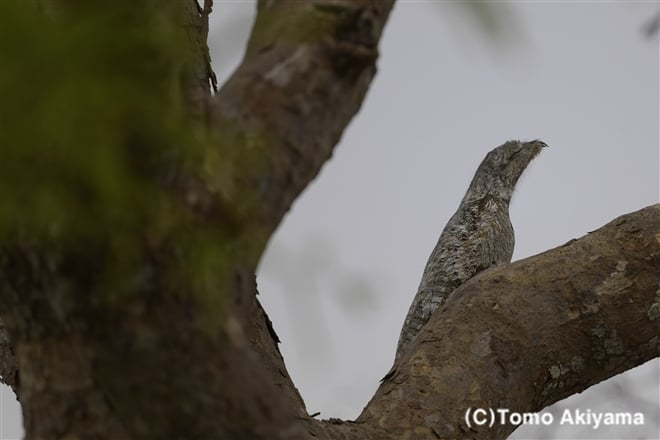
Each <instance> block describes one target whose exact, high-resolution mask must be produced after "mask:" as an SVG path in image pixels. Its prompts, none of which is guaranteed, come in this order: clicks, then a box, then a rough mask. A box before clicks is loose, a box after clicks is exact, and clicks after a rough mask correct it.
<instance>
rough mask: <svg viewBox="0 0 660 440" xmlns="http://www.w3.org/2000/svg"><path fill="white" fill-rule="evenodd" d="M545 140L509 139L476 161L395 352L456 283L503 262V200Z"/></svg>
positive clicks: (509, 244) (509, 229)
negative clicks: (473, 173)
mask: <svg viewBox="0 0 660 440" xmlns="http://www.w3.org/2000/svg"><path fill="white" fill-rule="evenodd" d="M545 146H547V145H546V144H545V143H544V142H541V141H538V140H536V141H531V142H520V141H509V142H506V143H505V144H503V145H501V146H499V147H497V148H495V149H494V150H492V151H491V152H490V153H488V155H486V158H485V159H484V160H483V161H482V162H481V165H479V168H478V169H477V172H476V173H475V175H474V178H473V179H472V183H470V187H469V188H468V190H467V193H466V194H465V197H463V200H462V201H461V204H460V206H459V207H458V210H457V211H456V213H455V214H454V215H453V216H452V218H451V219H450V220H449V222H448V223H447V226H445V229H444V230H443V231H442V234H441V235H440V239H439V240H438V243H437V244H436V246H435V248H434V249H433V252H432V253H431V256H430V257H429V260H428V262H427V263H426V267H425V269H424V274H423V275H422V281H421V283H420V285H419V288H418V290H417V295H415V299H414V300H413V303H412V305H411V306H410V310H409V311H408V316H406V320H405V323H404V325H403V328H402V329H401V336H400V337H399V344H398V346H397V350H396V357H397V358H399V357H400V356H401V355H402V354H403V353H404V352H405V351H406V349H407V347H408V345H409V343H410V342H411V341H412V340H413V339H414V338H415V337H416V336H417V334H418V333H419V331H420V330H421V329H422V327H423V326H424V325H425V324H426V323H427V322H428V320H429V319H430V317H431V314H433V312H434V311H435V310H436V309H437V308H438V307H440V305H441V304H442V303H444V302H445V300H446V299H447V297H448V296H449V294H450V293H452V292H453V291H454V290H456V288H458V287H459V286H460V285H461V284H463V283H464V282H465V281H467V280H468V279H469V278H471V277H473V276H474V275H475V274H476V273H478V272H481V271H482V270H484V269H487V268H489V267H492V266H497V265H500V264H505V263H509V262H510V261H511V255H512V254H513V245H514V235H513V226H512V225H511V220H510V219H509V202H510V201H511V194H512V193H513V190H514V188H515V186H516V182H517V181H518V179H519V178H520V176H521V175H522V173H523V171H524V170H525V168H526V167H527V165H528V164H529V163H530V162H531V161H532V159H533V158H534V157H535V156H536V155H537V154H538V153H539V152H540V151H541V149H542V148H543V147H545Z"/></svg>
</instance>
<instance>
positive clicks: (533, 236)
mask: <svg viewBox="0 0 660 440" xmlns="http://www.w3.org/2000/svg"><path fill="white" fill-rule="evenodd" d="M456 5H457V3H451V2H422V1H399V2H398V3H397V5H396V7H395V9H394V11H393V13H392V16H391V18H390V21H389V23H388V25H387V28H386V32H385V35H384V38H383V40H382V42H381V46H380V50H381V57H380V59H379V62H378V66H379V73H378V75H377V76H376V79H375V81H374V83H373V85H372V88H371V90H370V92H369V95H368V97H367V100H366V102H365V103H364V105H363V107H362V110H361V111H360V113H359V114H358V116H357V117H356V118H355V119H354V120H353V122H352V123H351V125H350V127H349V128H348V130H347V131H346V133H345V134H344V137H343V139H342V141H341V144H340V145H339V146H338V147H337V149H336V151H335V154H334V156H333V158H332V160H330V161H329V162H328V163H327V164H326V166H325V167H324V168H323V170H322V172H321V174H320V175H319V177H318V178H317V179H316V180H315V181H314V182H313V183H312V185H310V186H309V187H308V188H307V190H306V191H305V192H304V193H303V195H302V197H301V198H300V199H298V200H297V201H296V203H295V204H294V206H293V209H292V210H291V211H290V212H289V214H288V215H287V217H286V218H285V220H284V222H283V224H282V225H281V226H280V228H279V230H278V231H277V233H276V234H275V236H274V237H273V239H272V241H271V243H270V246H269V250H268V252H267V254H266V256H265V257H264V259H263V261H262V264H261V268H260V271H259V274H258V283H259V290H260V292H261V294H260V299H261V301H262V303H263V304H264V307H265V308H266V310H267V312H268V313H269V315H270V317H271V319H272V320H273V322H274V325H275V329H276V331H277V332H278V334H279V336H280V339H281V340H282V341H283V342H282V344H281V351H282V353H283V355H284V357H285V360H286V363H287V367H288V369H289V372H290V373H291V375H292V377H293V379H294V381H295V383H296V385H297V386H298V388H299V389H300V391H301V393H302V395H303V397H304V399H305V401H306V404H307V409H308V410H309V412H310V413H313V412H317V411H320V412H321V416H320V417H321V418H328V417H340V418H354V417H356V416H357V415H358V414H359V413H360V411H361V409H362V408H363V407H364V405H365V404H366V403H367V401H368V400H369V398H370V397H371V396H372V394H373V393H374V391H375V390H376V388H377V386H378V380H379V379H380V378H381V377H383V375H384V374H385V373H386V372H387V371H388V369H389V368H390V366H391V363H392V360H393V356H394V349H395V346H396V342H397V338H398V335H399V330H400V328H401V325H402V323H403V319H404V317H405V314H406V312H407V310H408V307H409V305H410V302H411V301H412V298H413V296H414V294H415V291H416V289H417V285H418V283H419V279H420V277H421V273H422V269H423V267H424V264H425V263H426V259H427V257H428V255H429V253H430V251H431V249H432V248H433V246H434V245H435V243H436V240H437V238H438V236H439V234H440V231H441V230H442V228H443V226H444V224H445V223H446V222H447V220H448V219H449V217H450V216H451V215H452V214H453V213H454V211H455V209H456V208H457V206H458V203H459V201H460V199H461V198H462V196H463V194H464V192H465V190H466V188H467V185H468V183H469V182H470V180H471V178H472V175H473V173H474V171H475V170H476V167H477V166H478V164H479V162H480V161H481V159H482V158H483V157H484V155H485V154H486V153H487V152H488V151H489V150H491V149H492V148H494V147H496V146H498V145H500V144H501V143H503V142H504V141H506V140H508V139H522V140H529V139H535V138H540V139H542V140H544V141H545V142H546V143H548V144H549V145H550V148H548V149H545V150H544V151H543V152H542V154H541V155H540V156H539V157H538V158H537V159H535V161H534V162H533V163H532V165H531V166H530V167H529V168H528V170H527V171H526V172H525V174H524V175H523V177H522V178H521V180H520V181H519V183H518V189H517V190H516V193H515V194H514V197H513V202H512V206H511V218H512V222H513V225H514V229H515V231H516V249H515V253H514V260H517V259H520V258H524V257H527V256H530V255H534V254H537V253H539V252H542V251H544V250H547V249H550V248H553V247H556V246H558V245H561V244H563V243H565V242H566V241H568V240H570V239H572V238H577V237H580V236H582V235H584V234H586V233H587V232H588V231H592V230H594V229H596V228H598V227H600V226H602V225H603V224H605V223H607V222H608V221H610V220H612V219H613V218H614V217H616V216H618V215H621V214H624V213H627V212H631V211H635V210H638V209H640V208H642V207H645V206H647V205H650V204H653V203H657V202H658V199H659V185H660V182H659V175H660V173H659V167H660V164H659V156H658V151H659V123H658V121H659V114H658V103H659V75H658V69H659V66H658V57H659V54H658V38H657V36H656V37H654V38H651V39H649V38H647V37H645V36H644V35H643V33H642V28H643V26H644V24H645V23H647V22H648V21H649V20H650V19H651V18H652V17H653V14H654V13H656V12H657V11H658V3H655V2H636V3H635V2H586V1H585V2H571V1H562V2H559V1H557V2H531V1H529V2H508V3H501V4H500V6H502V5H504V7H506V9H507V11H508V13H512V14H513V15H512V19H515V21H511V22H510V23H509V24H508V25H507V26H506V31H505V35H506V36H507V37H508V39H504V41H502V42H501V43H498V41H499V39H498V38H495V37H493V36H492V35H488V34H484V33H481V32H480V31H479V30H478V29H477V28H475V27H473V26H470V25H469V22H468V21H466V19H465V18H464V14H463V13H462V12H460V11H459V12H457V6H456ZM254 9H255V5H254V3H253V2H250V1H233V2H229V1H218V0H216V2H215V11H214V14H213V15H212V19H213V20H212V29H211V34H210V40H211V41H210V44H211V46H212V56H213V61H214V67H215V69H216V72H217V73H218V76H219V77H221V78H226V77H227V75H229V73H230V72H231V70H233V69H234V68H235V66H236V65H237V63H238V61H239V59H240V56H241V55H242V51H243V47H244V44H245V39H246V38H247V32H248V31H249V26H250V24H251V21H252V19H253V16H254ZM659 376H660V368H659V366H658V362H657V361H653V362H650V363H648V364H646V365H644V366H642V367H641V368H638V369H637V370H636V371H633V372H630V373H626V374H624V375H620V376H618V377H617V378H615V379H614V380H611V381H607V382H605V383H603V384H601V385H599V386H598V387H594V388H592V389H591V390H589V391H588V392H585V393H583V394H581V395H579V396H575V397H574V398H572V399H570V401H569V402H567V401H564V402H562V405H563V406H562V407H561V408H563V407H564V406H566V405H569V404H570V407H572V408H580V409H582V410H586V409H587V408H591V410H592V411H623V410H631V411H642V412H644V414H645V417H646V420H645V421H646V425H645V426H644V427H642V428H641V429H631V428H629V427H623V428H622V429H621V430H613V429H607V430H603V429H602V428H601V429H599V430H593V429H591V428H589V427H582V428H577V430H576V428H575V427H570V426H557V425H558V424H555V425H553V426H551V427H549V428H547V429H546V430H544V431H538V428H537V427H524V428H520V429H519V430H518V431H516V433H515V434H514V437H516V438H531V437H534V438H539V437H540V436H543V438H567V437H571V438H578V437H579V438H633V437H639V438H641V437H646V438H655V437H656V436H658V433H659V432H660V429H659V428H658V426H659V425H660V423H659V419H660V414H658V411H659V409H658V408H659V406H660V395H659V393H660V391H659V390H660V387H659V384H660V377H659ZM0 402H1V404H0V405H1V407H0V417H2V418H1V419H0V438H1V439H2V440H7V439H14V438H18V437H20V436H21V435H22V428H21V426H20V425H21V419H20V415H19V409H18V405H17V404H16V403H15V401H14V396H13V394H12V393H11V390H9V389H8V388H6V387H3V391H2V399H0ZM553 411H560V409H558V407H555V408H553Z"/></svg>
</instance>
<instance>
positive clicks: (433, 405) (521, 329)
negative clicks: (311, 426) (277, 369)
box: [358, 205, 660, 438]
mask: <svg viewBox="0 0 660 440" xmlns="http://www.w3.org/2000/svg"><path fill="white" fill-rule="evenodd" d="M659 267H660V205H654V206H651V207H648V208H645V209H642V210H640V211H637V212H634V213H631V214H628V215H625V216H622V217H619V218H617V219H615V220H613V221H612V222H610V223H608V224H607V225H605V226H604V227H602V228H600V229H599V230H597V231H595V232H593V233H590V234H589V235H587V236H585V237H582V238H580V239H579V240H572V241H570V242H569V243H567V244H565V245H564V246H561V247H559V248H556V249H553V250H550V251H547V252H545V253H543V254H540V255H537V256H535V257H531V258H527V259H525V260H522V261H518V262H516V263H513V264H511V265H507V266H503V267H498V268H494V269H491V270H488V271H486V272H484V273H482V274H480V275H478V276H476V277H475V278H473V279H471V280H469V281H468V282H466V283H465V285H463V286H461V287H460V288H459V289H457V290H456V291H455V292H454V293H453V294H452V296H451V297H450V298H449V300H448V302H447V304H446V306H444V308H441V309H439V310H438V312H439V313H436V314H434V316H433V317H432V319H431V321H430V322H429V323H428V324H427V326H426V327H425V328H424V329H423V330H422V332H420V334H419V336H418V337H417V338H416V339H415V340H414V342H413V343H412V346H411V350H410V352H409V353H408V355H406V356H405V357H404V358H403V359H401V360H400V361H399V363H398V364H396V365H395V366H394V367H393V369H392V371H391V372H390V373H389V374H388V376H387V377H386V379H385V380H384V382H383V384H382V385H381V387H380V388H379V389H378V391H377V393H376V395H375V396H374V398H373V399H372V400H371V402H370V403H369V405H368V406H367V407H366V409H365V411H364V412H363V414H362V415H361V416H360V417H359V419H358V422H360V423H363V424H365V425H376V426H378V427H380V428H382V429H385V430H387V432H390V433H391V435H392V438H403V437H402V436H403V435H404V433H405V434H406V435H408V436H410V437H407V438H433V436H434V435H435V436H436V437H437V438H506V436H507V435H508V434H510V433H511V432H512V431H513V430H514V429H515V426H513V425H497V424H496V425H495V426H494V427H493V428H487V427H476V428H475V427H474V426H473V427H472V428H469V427H467V426H466V424H465V422H464V414H465V411H466V410H467V409H468V408H493V409H497V408H507V409H510V410H511V411H518V412H534V411H539V410H541V409H542V408H544V407H545V406H547V405H550V404H552V403H554V402H556V401H558V400H561V399H563V398H566V397H568V396H570V395H571V394H575V393H578V392H581V391H584V390H585V389H587V388H588V387H589V386H591V385H593V384H596V383H598V382H600V381H603V380H605V379H607V378H609V377H612V376H614V375H616V374H619V373H621V372H623V371H625V370H628V369H630V368H633V367H635V366H637V365H640V364H642V363H644V362H646V361H648V360H650V359H653V358H655V357H657V356H658V355H659V354H660V340H659V339H658V336H659V334H660V289H659V287H660V272H659V271H658V268H659Z"/></svg>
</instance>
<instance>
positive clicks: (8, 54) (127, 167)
mask: <svg viewBox="0 0 660 440" xmlns="http://www.w3.org/2000/svg"><path fill="white" fill-rule="evenodd" d="M177 3H178V2H174V1H159V2H155V1H152V2H127V1H116V2H115V1H113V2H71V8H70V9H66V8H65V9H64V10H62V11H59V13H58V15H57V18H56V19H54V20H50V19H46V18H44V17H42V16H40V15H39V14H38V12H37V11H35V10H34V9H33V8H32V7H31V4H32V2H25V1H3V2H0V41H2V42H3V44H2V45H1V46H0V47H1V49H0V59H2V61H3V68H2V69H0V96H1V97H2V99H0V241H1V242H3V243H7V242H11V241H12V240H15V239H16V237H18V236H22V237H25V236H27V237H30V238H31V239H32V240H33V241H36V242H40V243H56V245H57V249H60V250H62V249H63V252H65V253H66V252H67V249H76V248H77V247H80V246H87V245H88V244H89V243H93V247H94V248H95V249H100V250H102V251H101V252H100V254H103V257H102V259H103V261H104V272H103V273H102V274H99V276H98V277H97V282H98V285H99V286H101V285H102V286H103V288H102V289H101V288H100V287H99V292H97V293H99V294H101V295H102V296H103V297H105V298H106V299H108V301H109V302H110V303H113V304H118V305H120V304H121V298H125V297H126V296H131V295H135V294H137V293H139V292H140V291H141V290H140V288H138V287H136V284H135V283H133V282H132V281H131V280H134V279H136V277H138V278H139V276H140V274H139V272H140V271H141V270H143V267H142V266H144V264H145V261H147V260H149V258H151V257H150V256H149V253H150V252H154V249H160V250H162V251H163V252H164V256H163V258H164V259H167V258H169V261H168V262H167V264H170V265H176V266H177V267H176V270H175V271H174V272H175V273H176V277H178V280H179V285H180V286H181V288H180V289H172V290H173V291H174V290H176V292H173V294H180V295H191V294H192V295H195V297H196V298H197V299H199V300H200V301H201V302H202V303H203V304H210V305H211V306H212V307H208V309H210V311H209V313H214V312H215V311H216V310H218V308H219V307H220V306H219V305H218V304H219V303H220V302H221V296H220V293H219V292H220V291H221V290H222V289H221V286H223V285H224V283H225V280H224V277H225V276H226V270H225V269H224V268H225V267H228V266H229V258H230V256H229V254H228V253H227V251H226V249H225V248H224V247H223V246H225V245H224V243H226V242H227V241H231V240H232V237H231V234H233V233H235V232H236V231H231V230H224V229H222V228H217V227H214V225H212V224H210V223H208V222H206V221H205V220H204V219H203V218H199V217H200V216H199V215H197V214H196V213H195V212H193V211H192V210H191V209H190V206H188V205H187V204H186V202H185V197H183V196H182V194H180V193H177V191H175V190H172V188H168V187H166V186H167V185H165V184H163V182H162V180H163V179H162V176H160V174H159V173H161V172H162V170H163V169H164V168H166V167H167V166H171V165H172V164H173V163H176V164H177V166H180V167H184V168H185V172H186V173H189V174H191V175H196V174H197V175H200V176H201V175H202V174H203V173H204V171H203V169H202V166H201V164H200V161H199V158H204V157H206V156H207V155H208V154H207V144H206V140H204V139H200V137H199V135H198V134H195V132H194V129H193V128H194V124H192V123H191V121H189V120H186V118H185V116H184V112H183V110H182V102H181V99H180V83H179V81H180V78H181V71H182V68H183V66H182V63H183V61H182V60H185V56H186V49H187V48H186V47H185V44H187V42H188V36H187V35H186V34H185V29H184V27H183V26H181V25H180V23H179V21H178V20H177V19H175V18H174V17H173V16H172V14H174V13H176V9H175V6H176V5H177ZM212 154H214V155H219V157H217V158H215V159H213V161H212V162H213V163H211V164H209V165H208V166H209V167H216V166H217V163H219V162H222V154H221V153H218V152H214V153H212ZM216 172H217V171H216ZM217 179H218V180H219V182H218V185H220V186H222V185H223V184H224V182H223V181H222V180H223V179H222V178H221V177H218V178H217ZM219 193H220V192H219ZM173 249H182V254H181V256H177V255H175V254H176V252H174V251H172V250H173ZM99 259H101V257H100V256H99ZM185 286H188V287H189V288H187V289H186V288H185ZM190 287H192V288H190Z"/></svg>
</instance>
